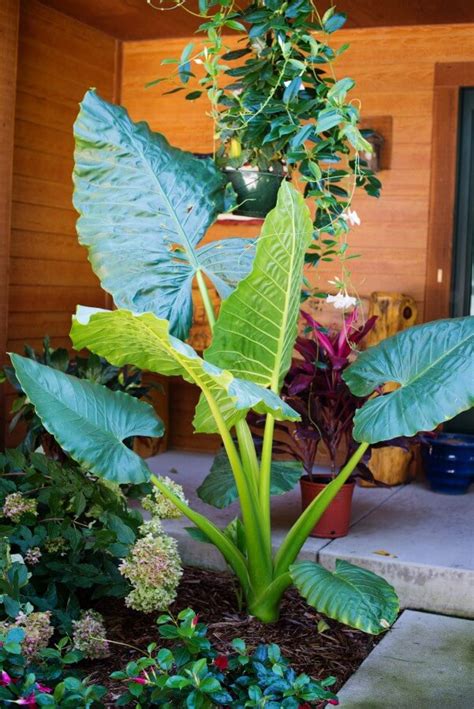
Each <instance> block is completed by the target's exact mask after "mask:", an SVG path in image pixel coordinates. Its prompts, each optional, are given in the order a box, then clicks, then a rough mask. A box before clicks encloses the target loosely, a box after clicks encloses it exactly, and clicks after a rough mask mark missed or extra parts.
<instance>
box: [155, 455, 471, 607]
mask: <svg viewBox="0 0 474 709" xmlns="http://www.w3.org/2000/svg"><path fill="white" fill-rule="evenodd" d="M149 464H150V467H151V468H152V470H153V471H154V472H156V473H158V474H160V475H169V476H170V477H172V478H173V479H175V480H176V481H177V482H179V483H181V484H182V485H183V487H184V489H185V492H186V495H187V497H188V499H189V501H190V503H191V506H192V507H194V508H195V509H197V510H199V511H201V512H204V513H205V514H206V515H207V516H209V517H210V518H211V519H212V520H213V521H214V522H215V523H216V524H217V525H218V526H221V527H223V526H225V525H226V524H227V523H228V522H230V520H231V519H233V518H234V517H235V516H236V515H237V513H238V507H237V504H233V505H231V506H230V507H228V508H226V509H225V510H217V509H215V508H213V507H210V506H209V505H206V504H205V503H203V502H202V501H201V500H199V498H198V497H197V495H196V493H195V490H196V488H197V487H198V486H199V484H200V483H201V481H202V480H203V479H204V478H205V477H206V475H207V474H208V472H209V469H210V466H211V464H212V456H210V455H205V454H198V453H183V452H178V451H168V452H166V453H163V454H161V455H158V456H155V457H154V458H151V459H150V460H149ZM170 471H172V472H170ZM272 509H273V523H274V534H273V545H274V547H275V548H278V546H279V544H280V542H281V539H282V538H283V536H284V534H285V533H286V531H287V529H288V528H289V526H290V525H291V524H292V522H293V521H294V520H295V519H296V518H297V516H298V514H299V512H300V502H299V489H295V490H293V491H292V492H290V493H287V494H285V495H281V496H279V497H274V498H273V503H272ZM188 526H190V523H189V522H188V521H187V520H186V519H184V518H181V519H179V520H169V521H167V522H166V528H167V530H168V531H169V532H170V533H171V534H172V535H173V536H175V537H176V538H177V540H178V542H179V547H180V552H181V555H182V558H183V561H184V563H185V564H189V565H194V566H204V567H208V568H215V569H224V568H225V563H224V561H223V559H222V557H221V556H220V554H219V553H218V551H217V550H216V549H215V548H214V547H213V546H211V545H210V544H202V543H200V542H197V541H195V540H193V539H191V537H190V536H189V535H188V533H187V532H186V530H185V527H188ZM301 558H307V559H314V560H317V561H319V562H320V563H321V564H323V565H324V566H326V567H327V568H332V567H334V564H335V561H336V559H346V560H347V561H350V562H352V563H355V564H358V565H360V566H363V567H365V568H368V569H371V570H372V571H374V572H376V573H379V574H381V575H382V576H383V577H384V578H386V579H387V581H389V582H390V583H392V584H393V585H394V586H395V588H396V590H397V592H398V595H399V597H400V602H401V607H402V608H411V609H418V610H424V611H432V612H438V613H443V614H448V615H457V616H463V617H466V618H474V485H473V486H471V490H470V492H469V493H468V494H467V495H461V496H448V495H440V494H436V493H433V492H431V491H430V490H429V489H428V488H427V487H426V486H424V485H422V484H420V483H416V484H414V483H412V484H410V485H406V486H401V487H395V488H356V490H355V494H354V504H353V512H352V522H351V529H350V532H349V535H348V536H347V537H344V538H342V539H336V540H332V541H331V540H325V539H315V538H309V539H308V540H307V542H306V543H305V545H304V547H303V549H302V552H301Z"/></svg>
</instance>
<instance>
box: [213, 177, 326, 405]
mask: <svg viewBox="0 0 474 709" xmlns="http://www.w3.org/2000/svg"><path fill="white" fill-rule="evenodd" d="M312 233H313V227H312V223H311V217H310V213H309V209H308V207H307V206H306V204H305V202H304V199H303V197H302V195H301V194H300V193H299V192H298V191H297V190H296V189H295V188H294V187H292V186H291V185H290V184H289V183H288V182H286V181H283V183H282V185H281V187H280V190H279V192H278V200H277V205H276V207H275V208H274V209H273V210H272V211H271V212H270V213H269V214H268V215H267V217H266V219H265V223H264V225H263V228H262V233H261V235H260V237H259V239H258V242H257V250H256V254H255V259H254V262H253V266H252V270H251V272H250V273H249V274H248V276H246V277H245V278H244V279H243V280H242V281H241V282H240V283H239V284H238V286H237V288H236V289H235V290H234V292H233V293H232V294H231V295H230V296H229V297H228V298H227V299H226V300H225V301H224V302H223V303H222V306H221V309H220V313H219V318H218V320H217V323H216V325H215V327H214V332H213V340H212V344H211V346H210V347H209V348H208V349H207V350H206V352H205V353H204V357H205V359H206V360H207V361H209V362H213V363H214V364H219V365H220V366H221V367H224V368H225V369H228V370H229V371H231V372H232V373H233V374H234V375H235V376H237V377H243V378H245V379H249V380H250V381H252V382H255V383H256V384H259V385H261V386H264V387H267V386H270V387H271V388H272V390H273V391H278V390H279V389H280V387H281V384H282V382H283V379H284V377H285V375H286V373H287V371H288V369H289V367H290V364H291V358H292V355H293V345H294V342H295V338H296V335H297V327H298V317H299V310H300V293H301V285H302V278H303V264H304V256H305V253H306V250H307V248H308V247H309V245H310V243H311V240H312Z"/></svg>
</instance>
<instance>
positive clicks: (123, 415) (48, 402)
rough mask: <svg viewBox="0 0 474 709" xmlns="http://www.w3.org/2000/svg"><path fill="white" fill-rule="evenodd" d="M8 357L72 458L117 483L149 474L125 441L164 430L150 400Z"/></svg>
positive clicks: (48, 426) (46, 424) (46, 423)
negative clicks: (149, 402)
mask: <svg viewBox="0 0 474 709" xmlns="http://www.w3.org/2000/svg"><path fill="white" fill-rule="evenodd" d="M10 357H11V360H12V363H13V366H14V368H15V373H16V376H17V378H18V381H19V382H20V384H21V386H22V389H23V391H24V392H25V393H26V395H27V396H28V399H29V400H30V401H31V402H32V404H33V405H34V407H35V409H36V413H37V415H38V416H39V418H40V419H41V421H42V423H43V425H44V427H45V429H46V430H47V431H48V432H49V433H51V435H53V436H54V438H55V439H56V440H57V442H58V443H59V445H60V446H61V447H62V448H63V449H64V450H65V451H66V452H67V453H69V454H70V455H71V456H72V458H74V460H76V461H77V462H78V463H80V464H81V465H83V466H84V467H85V468H86V469H87V470H90V471H91V472H92V473H95V474H96V475H98V476H100V477H103V478H106V479H107V480H113V481H114V482H117V483H140V482H143V481H145V480H147V479H148V477H149V474H150V472H149V470H148V468H147V466H146V465H145V463H144V461H143V460H142V459H141V458H140V457H139V456H138V455H136V454H135V453H134V452H133V451H132V450H130V449H129V448H127V446H126V445H125V444H124V443H123V441H124V440H125V439H126V438H129V437H130V436H162V435H163V431H164V428H163V424H162V422H161V421H160V420H159V419H158V418H157V416H156V414H155V412H154V411H153V408H152V407H151V406H150V405H149V404H145V403H144V402H142V401H138V400H137V399H134V398H133V397H131V396H129V395H128V394H124V393H123V392H120V391H111V390H110V389H107V387H104V386H102V385H101V384H95V383H94V382H89V381H87V380H84V379H78V378H77V377H73V376H71V375H69V374H64V372H60V371H59V370H57V369H54V368H52V367H48V366H46V365H44V364H39V363H38V362H35V361H33V360H31V359H28V358H26V357H21V356H20V355H17V354H11V355H10Z"/></svg>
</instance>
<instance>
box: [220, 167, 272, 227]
mask: <svg viewBox="0 0 474 709" xmlns="http://www.w3.org/2000/svg"><path fill="white" fill-rule="evenodd" d="M224 172H225V175H226V177H227V178H228V179H229V182H230V183H231V184H232V187H233V188H234V191H235V193H236V195H237V208H236V209H234V210H233V211H232V214H237V215H239V216H242V217H254V218H256V219H264V218H265V217H266V216H267V214H268V212H269V211H270V210H272V209H273V207H274V206H275V205H276V201H277V195H278V190H279V189H280V185H281V183H282V180H284V179H285V175H284V174H281V173H280V174H278V173H276V172H264V171H262V170H257V169H254V168H246V167H242V168H240V169H238V170H236V169H234V168H230V167H227V168H226V169H225V171H224Z"/></svg>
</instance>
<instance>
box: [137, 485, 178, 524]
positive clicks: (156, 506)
mask: <svg viewBox="0 0 474 709" xmlns="http://www.w3.org/2000/svg"><path fill="white" fill-rule="evenodd" d="M160 480H161V482H163V483H165V485H166V487H167V488H168V489H169V490H171V492H173V493H174V494H175V495H176V497H179V499H180V500H182V501H183V502H186V503H187V500H186V497H185V495H184V490H183V488H182V487H181V485H179V483H176V482H175V481H174V480H171V478H168V477H160ZM142 505H143V508H144V509H145V510H147V512H151V514H152V515H153V517H158V519H178V518H179V517H181V512H180V511H179V510H178V508H177V507H175V506H174V504H173V503H172V502H171V500H169V499H168V498H167V497H165V496H164V495H163V493H162V492H160V490H158V488H157V487H154V488H153V492H152V493H151V495H147V496H146V497H144V498H143V500H142Z"/></svg>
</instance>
